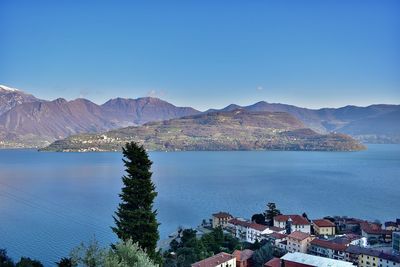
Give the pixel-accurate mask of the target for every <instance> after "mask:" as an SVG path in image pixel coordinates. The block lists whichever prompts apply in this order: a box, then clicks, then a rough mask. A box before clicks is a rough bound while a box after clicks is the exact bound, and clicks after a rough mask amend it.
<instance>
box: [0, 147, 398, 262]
mask: <svg viewBox="0 0 400 267" xmlns="http://www.w3.org/2000/svg"><path fill="white" fill-rule="evenodd" d="M150 157H151V159H152V160H153V161H154V165H153V172H154V175H153V177H154V181H155V183H156V185H157V190H158V192H159V196H158V198H157V203H156V207H157V209H158V212H159V216H158V219H159V221H160V222H161V226H160V231H161V236H162V237H166V236H167V235H168V234H169V233H171V232H173V231H174V230H175V229H176V227H177V226H180V225H181V226H195V225H197V224H198V223H200V222H201V220H202V219H203V218H208V217H210V214H211V213H213V212H216V211H219V210H225V211H229V212H231V213H232V214H234V215H236V216H242V217H249V216H251V215H252V214H253V213H256V212H261V211H262V210H263V209H264V206H265V204H266V203H267V202H269V201H274V202H276V203H277V204H278V206H279V208H280V209H281V211H282V212H285V213H302V212H304V211H305V212H307V214H308V215H309V217H312V218H315V217H321V216H324V215H336V214H338V215H348V216H355V217H361V218H365V219H379V220H381V221H384V220H389V219H394V218H396V217H400V145H371V146H369V149H368V150H367V151H362V152H352V153H339V152H260V151H257V152H176V153H163V152H154V153H151V154H150ZM122 174H123V167H122V162H121V155H120V154H119V153H86V154H83V153H39V152H36V151H29V150H0V248H2V247H4V248H7V250H8V253H9V255H11V256H12V257H13V258H14V259H17V258H19V257H20V256H22V255H24V256H29V257H33V258H37V259H40V260H42V261H43V262H44V263H46V265H49V266H50V265H52V263H53V262H54V261H56V260H58V259H59V258H61V257H63V256H67V255H68V253H69V251H70V250H71V248H73V247H75V246H76V245H78V244H79V243H80V242H81V241H86V240H88V239H90V238H91V237H93V235H95V236H96V238H97V239H99V240H100V241H101V242H102V243H103V244H105V245H107V244H109V243H111V242H113V241H115V236H114V234H113V233H112V232H111V230H110V226H111V225H113V220H112V217H111V216H112V215H113V212H114V210H115V208H116V206H117V204H118V201H119V199H118V193H119V191H120V188H121V181H120V176H121V175H122Z"/></svg>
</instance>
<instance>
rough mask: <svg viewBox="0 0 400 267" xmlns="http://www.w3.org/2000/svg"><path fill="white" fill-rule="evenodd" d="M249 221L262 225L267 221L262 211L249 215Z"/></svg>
mask: <svg viewBox="0 0 400 267" xmlns="http://www.w3.org/2000/svg"><path fill="white" fill-rule="evenodd" d="M251 221H252V222H255V223H258V224H263V225H266V224H267V222H266V221H265V216H264V214H262V213H258V214H254V215H253V216H251Z"/></svg>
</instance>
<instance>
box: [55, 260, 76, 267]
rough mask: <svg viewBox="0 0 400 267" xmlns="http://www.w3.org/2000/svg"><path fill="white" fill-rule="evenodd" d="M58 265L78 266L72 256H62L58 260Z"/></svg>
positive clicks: (59, 266)
mask: <svg viewBox="0 0 400 267" xmlns="http://www.w3.org/2000/svg"><path fill="white" fill-rule="evenodd" d="M56 264H57V266H58V267H74V266H76V265H75V264H73V261H72V258H61V260H60V261H59V262H56Z"/></svg>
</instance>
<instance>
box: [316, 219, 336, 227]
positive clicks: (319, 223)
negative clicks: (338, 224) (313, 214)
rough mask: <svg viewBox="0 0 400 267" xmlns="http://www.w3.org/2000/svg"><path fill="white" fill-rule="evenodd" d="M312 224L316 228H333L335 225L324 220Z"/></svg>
mask: <svg viewBox="0 0 400 267" xmlns="http://www.w3.org/2000/svg"><path fill="white" fill-rule="evenodd" d="M313 223H314V224H315V225H316V226H318V227H335V224H334V223H333V222H331V221H330V220H326V219H321V220H313Z"/></svg>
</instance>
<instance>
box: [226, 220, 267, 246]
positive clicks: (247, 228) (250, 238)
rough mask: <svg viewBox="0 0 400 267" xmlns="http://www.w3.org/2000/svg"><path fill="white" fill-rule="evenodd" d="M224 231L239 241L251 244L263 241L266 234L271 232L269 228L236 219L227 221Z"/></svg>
mask: <svg viewBox="0 0 400 267" xmlns="http://www.w3.org/2000/svg"><path fill="white" fill-rule="evenodd" d="M226 230H228V231H229V232H231V233H232V234H233V235H234V236H235V237H236V238H238V239H239V240H241V241H246V242H249V243H252V244H253V243H255V242H256V241H261V240H262V239H265V238H266V236H267V234H268V233H271V232H272V231H271V230H270V227H269V226H266V225H262V224H258V223H254V222H250V221H246V220H244V219H237V218H233V219H231V220H229V221H228V223H227V226H226Z"/></svg>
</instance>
